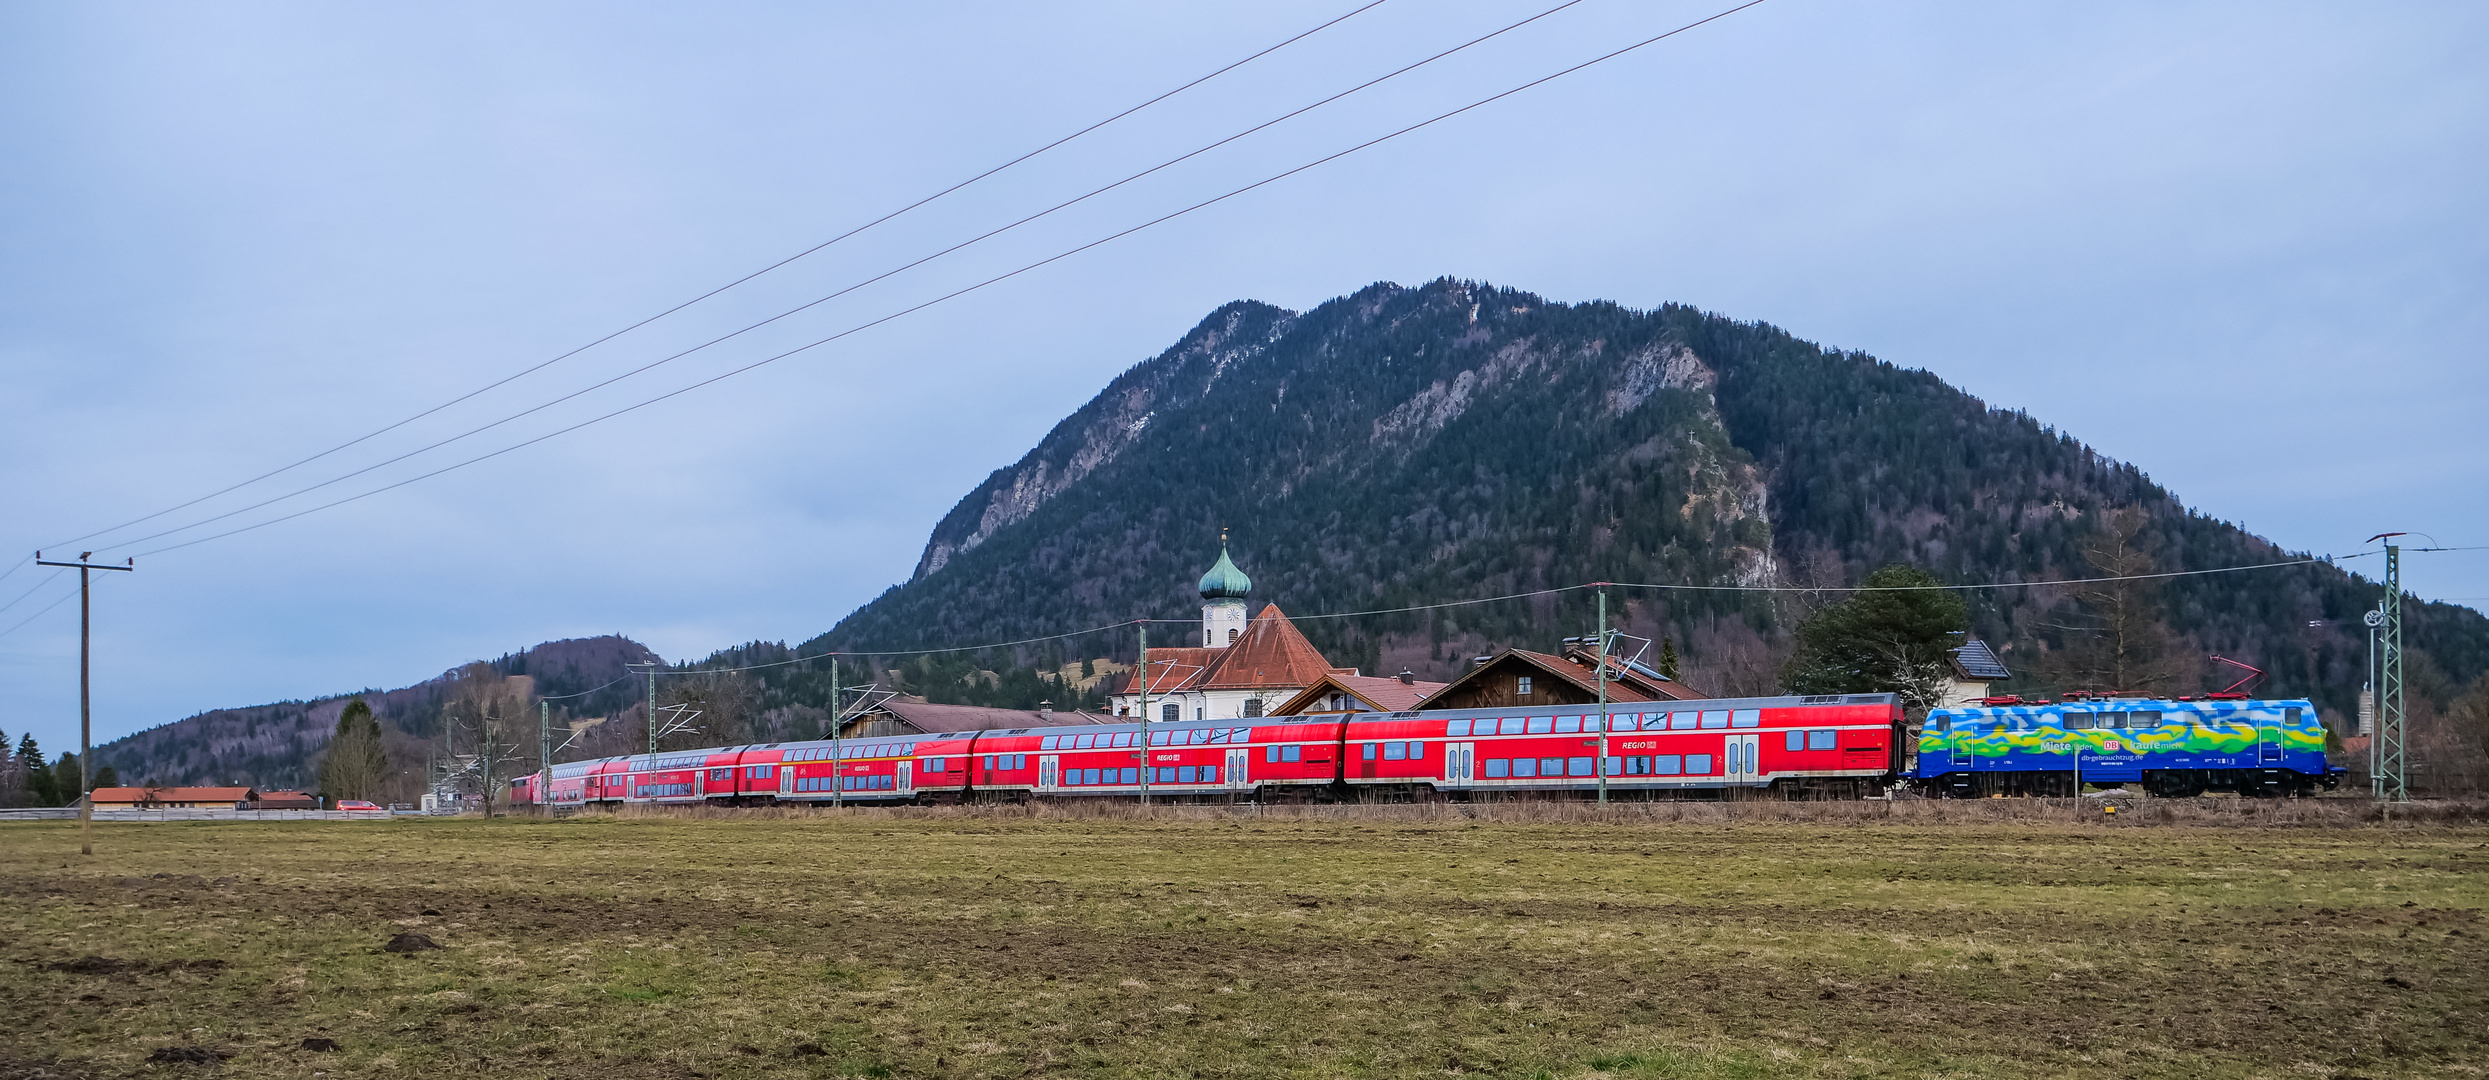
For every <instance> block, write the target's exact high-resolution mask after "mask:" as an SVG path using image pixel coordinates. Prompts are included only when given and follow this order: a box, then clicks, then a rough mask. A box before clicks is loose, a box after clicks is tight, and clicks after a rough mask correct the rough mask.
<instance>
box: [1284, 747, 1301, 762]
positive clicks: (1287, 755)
mask: <svg viewBox="0 0 2489 1080" xmlns="http://www.w3.org/2000/svg"><path fill="white" fill-rule="evenodd" d="M1304 757H1305V748H1304V747H1302V746H1286V747H1281V748H1280V750H1279V760H1281V761H1301V760H1304Z"/></svg>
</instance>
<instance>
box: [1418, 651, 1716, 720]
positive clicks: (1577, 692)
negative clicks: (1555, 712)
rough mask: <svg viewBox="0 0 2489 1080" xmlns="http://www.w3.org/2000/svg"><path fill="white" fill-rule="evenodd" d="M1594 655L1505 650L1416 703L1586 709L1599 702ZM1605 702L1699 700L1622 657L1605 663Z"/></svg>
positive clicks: (1454, 706) (1422, 706)
mask: <svg viewBox="0 0 2489 1080" xmlns="http://www.w3.org/2000/svg"><path fill="white" fill-rule="evenodd" d="M1598 664H1599V660H1598V655H1597V654H1596V653H1595V652H1593V651H1591V650H1589V649H1585V648H1582V647H1580V646H1567V647H1566V649H1565V652H1564V655H1562V656H1554V655H1550V654H1547V653H1541V652H1531V651H1529V650H1527V649H1507V650H1505V651H1504V652H1501V653H1498V654H1496V655H1495V656H1492V657H1485V658H1482V659H1481V662H1480V663H1479V664H1478V665H1477V666H1475V667H1472V668H1470V669H1469V672H1468V674H1465V675H1462V676H1461V677H1460V678H1457V679H1454V680H1452V682H1451V683H1450V684H1448V685H1446V686H1445V687H1444V688H1443V689H1441V690H1437V691H1435V692H1434V693H1433V694H1432V695H1430V696H1428V697H1427V698H1426V699H1425V700H1424V701H1422V702H1420V703H1418V705H1416V706H1415V707H1416V708H1420V709H1529V708H1542V707H1553V706H1564V705H1590V704H1595V703H1596V702H1597V701H1598V700H1599V667H1598ZM1607 664H1608V671H1607V699H1608V700H1609V701H1611V702H1624V701H1689V700H1693V699H1695V698H1699V697H1701V696H1702V695H1700V694H1697V693H1695V692H1694V691H1692V690H1689V689H1687V688H1686V686H1685V684H1683V683H1680V682H1677V681H1676V680H1674V679H1671V678H1669V677H1667V676H1665V675H1661V674H1660V673H1658V672H1656V671H1652V670H1651V669H1649V668H1646V667H1641V666H1639V665H1634V664H1629V663H1627V662H1626V661H1625V659H1624V658H1623V657H1619V656H1611V657H1609V658H1608V660H1607Z"/></svg>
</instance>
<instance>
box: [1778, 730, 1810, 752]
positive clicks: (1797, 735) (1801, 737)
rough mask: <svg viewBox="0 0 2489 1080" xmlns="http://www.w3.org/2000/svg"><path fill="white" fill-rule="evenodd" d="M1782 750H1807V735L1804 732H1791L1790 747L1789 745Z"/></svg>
mask: <svg viewBox="0 0 2489 1080" xmlns="http://www.w3.org/2000/svg"><path fill="white" fill-rule="evenodd" d="M1782 749H1786V750H1793V751H1795V750H1804V749H1806V733H1805V732H1803V731H1792V732H1790V733H1789V745H1787V746H1786V747H1783V748H1782Z"/></svg>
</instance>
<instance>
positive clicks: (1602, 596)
mask: <svg viewBox="0 0 2489 1080" xmlns="http://www.w3.org/2000/svg"><path fill="white" fill-rule="evenodd" d="M1607 643H1608V633H1607V590H1606V589H1601V590H1599V763H1598V764H1599V767H1598V769H1597V772H1598V774H1599V805H1601V806H1606V805H1607V729H1608V718H1607V717H1608V713H1607V648H1608V644H1607Z"/></svg>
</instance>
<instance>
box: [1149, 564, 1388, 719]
mask: <svg viewBox="0 0 2489 1080" xmlns="http://www.w3.org/2000/svg"><path fill="white" fill-rule="evenodd" d="M1252 591H1253V579H1251V578H1248V577H1246V576H1245V573H1244V571H1243V570H1240V569H1237V568H1236V563H1235V560H1233V559H1231V558H1229V557H1228V555H1227V541H1226V538H1225V537H1221V538H1220V540H1219V561H1218V562H1217V563H1214V564H1212V565H1211V567H1210V572H1209V573H1206V574H1203V575H1201V644H1199V645H1181V646H1175V647H1171V648H1153V649H1151V650H1149V654H1148V655H1147V656H1145V657H1143V658H1142V666H1141V668H1140V670H1138V671H1134V672H1132V673H1130V674H1128V675H1126V676H1124V678H1123V680H1122V682H1121V684H1120V685H1119V686H1118V688H1117V690H1116V692H1115V694H1114V695H1113V707H1114V710H1115V715H1117V716H1123V717H1132V716H1138V715H1141V712H1142V704H1141V702H1142V694H1141V689H1142V682H1141V680H1142V674H1143V672H1146V673H1147V676H1148V679H1149V684H1148V688H1149V695H1148V700H1149V705H1148V712H1149V718H1150V719H1151V720H1155V721H1160V722H1166V721H1174V720H1240V719H1244V718H1247V717H1255V716H1261V715H1264V714H1265V713H1268V712H1270V711H1272V710H1275V709H1277V708H1278V707H1279V705H1280V704H1281V703H1283V702H1286V701H1287V700H1288V699H1290V698H1293V697H1295V696H1296V695H1297V694H1298V693H1300V692H1302V691H1303V690H1304V689H1305V688H1306V687H1309V686H1312V685H1314V684H1315V683H1317V682H1320V681H1322V679H1323V677H1324V676H1329V675H1355V674H1357V669H1355V668H1340V667H1332V666H1331V662H1330V661H1329V660H1327V659H1324V658H1323V655H1322V651H1321V650H1320V649H1316V648H1314V643H1313V642H1310V641H1307V640H1305V635H1304V634H1302V633H1300V632H1298V630H1297V628H1296V624H1295V623H1292V622H1289V621H1288V617H1287V615H1286V614H1285V613H1282V612H1281V611H1280V610H1279V605H1277V604H1264V605H1262V610H1261V611H1260V612H1259V613H1256V614H1254V615H1252V616H1251V617H1247V615H1246V611H1247V610H1248V609H1247V608H1246V606H1245V596H1246V594H1248V593H1250V592H1252Z"/></svg>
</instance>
